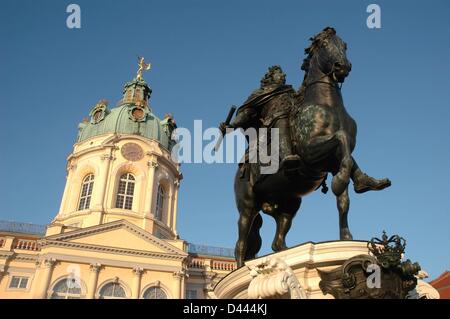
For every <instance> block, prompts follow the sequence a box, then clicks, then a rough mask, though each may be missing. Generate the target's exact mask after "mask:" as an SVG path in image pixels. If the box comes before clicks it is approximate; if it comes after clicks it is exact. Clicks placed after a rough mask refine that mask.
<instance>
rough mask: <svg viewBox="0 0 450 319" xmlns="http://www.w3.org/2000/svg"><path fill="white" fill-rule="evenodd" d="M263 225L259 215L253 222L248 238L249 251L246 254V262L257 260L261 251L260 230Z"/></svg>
mask: <svg viewBox="0 0 450 319" xmlns="http://www.w3.org/2000/svg"><path fill="white" fill-rule="evenodd" d="M262 224H263V220H262V217H261V214H257V215H256V216H255V219H254V220H253V223H252V226H251V227H250V232H249V234H248V238H247V250H246V252H245V260H250V259H254V258H256V254H257V253H258V251H259V250H260V249H261V245H262V239H261V235H260V234H259V230H260V229H261V226H262Z"/></svg>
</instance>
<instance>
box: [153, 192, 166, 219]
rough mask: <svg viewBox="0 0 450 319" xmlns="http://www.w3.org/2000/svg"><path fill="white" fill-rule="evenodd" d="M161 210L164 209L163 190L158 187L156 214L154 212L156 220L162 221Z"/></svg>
mask: <svg viewBox="0 0 450 319" xmlns="http://www.w3.org/2000/svg"><path fill="white" fill-rule="evenodd" d="M163 208H164V188H163V187H162V186H161V185H159V186H158V194H157V195H156V212H155V218H156V219H157V220H162V213H163Z"/></svg>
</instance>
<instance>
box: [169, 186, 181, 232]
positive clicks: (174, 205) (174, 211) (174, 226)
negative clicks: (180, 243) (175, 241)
mask: <svg viewBox="0 0 450 319" xmlns="http://www.w3.org/2000/svg"><path fill="white" fill-rule="evenodd" d="M179 188H180V180H179V179H177V180H175V182H174V188H173V196H172V198H173V201H172V214H171V215H172V223H171V228H172V231H173V232H174V233H175V235H178V233H177V208H178V189H179Z"/></svg>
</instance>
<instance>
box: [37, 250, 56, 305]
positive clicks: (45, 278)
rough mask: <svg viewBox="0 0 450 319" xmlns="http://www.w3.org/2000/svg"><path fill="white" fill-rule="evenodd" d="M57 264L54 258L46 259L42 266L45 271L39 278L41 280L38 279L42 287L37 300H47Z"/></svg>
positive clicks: (42, 270) (38, 291)
mask: <svg viewBox="0 0 450 319" xmlns="http://www.w3.org/2000/svg"><path fill="white" fill-rule="evenodd" d="M55 264H56V259H54V258H49V259H45V260H44V261H43V263H42V264H41V267H43V269H41V271H40V274H41V276H39V277H40V278H38V280H39V282H38V284H40V286H39V287H38V289H37V291H36V296H35V298H36V299H47V291H48V288H49V286H50V280H51V279H52V274H53V268H54V266H55Z"/></svg>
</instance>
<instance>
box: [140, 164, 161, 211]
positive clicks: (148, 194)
mask: <svg viewBox="0 0 450 319" xmlns="http://www.w3.org/2000/svg"><path fill="white" fill-rule="evenodd" d="M147 165H148V177H147V186H146V188H145V193H144V198H145V201H144V209H143V212H144V216H148V215H149V214H150V212H151V209H152V200H153V187H154V185H155V171H156V168H157V167H158V163H157V161H156V159H152V160H150V161H148V162H147Z"/></svg>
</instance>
